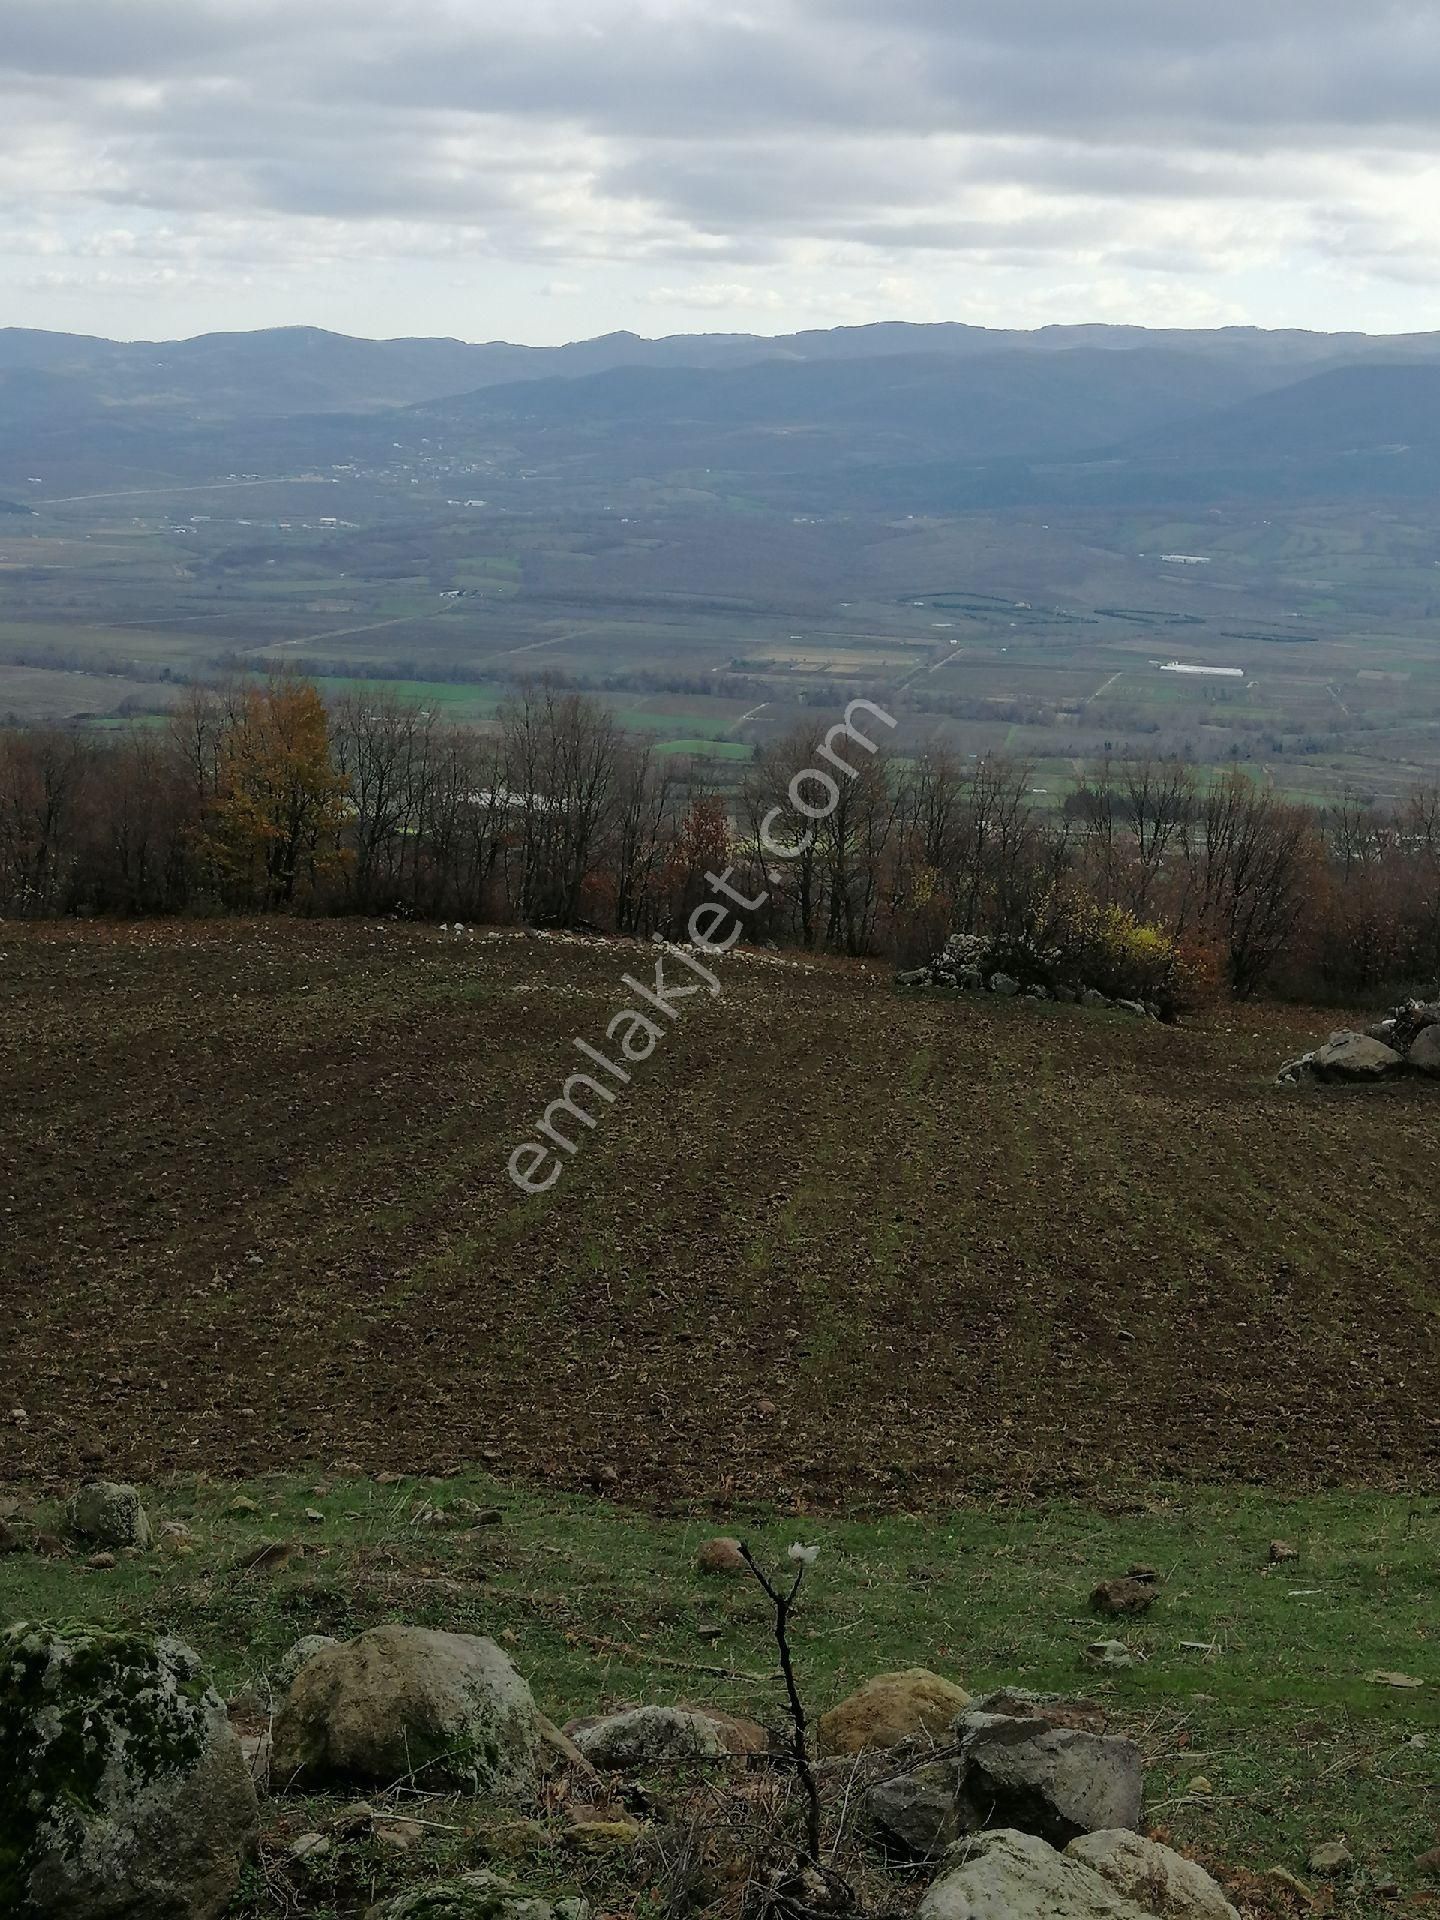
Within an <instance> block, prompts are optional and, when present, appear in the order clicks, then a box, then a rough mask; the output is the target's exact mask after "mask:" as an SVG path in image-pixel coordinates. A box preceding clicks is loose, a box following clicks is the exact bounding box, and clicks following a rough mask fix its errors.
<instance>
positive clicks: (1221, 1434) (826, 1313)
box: [0, 921, 1440, 1508]
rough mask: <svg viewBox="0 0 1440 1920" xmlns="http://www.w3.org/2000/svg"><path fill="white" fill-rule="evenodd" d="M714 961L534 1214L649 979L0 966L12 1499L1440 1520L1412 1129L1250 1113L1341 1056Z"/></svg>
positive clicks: (179, 959) (518, 939)
mask: <svg viewBox="0 0 1440 1920" xmlns="http://www.w3.org/2000/svg"><path fill="white" fill-rule="evenodd" d="M722 965H723V967H724V975H723V977H724V980H725V984H726V991H725V993H724V995H723V997H722V998H721V999H719V1000H716V1001H707V1002H706V1003H705V1004H704V1005H702V1006H700V1007H699V1008H698V1010H697V1011H694V1012H691V1013H689V1014H687V1016H686V1018H685V1019H684V1021H683V1022H682V1023H681V1024H680V1026H679V1027H678V1028H677V1029H676V1030H675V1031H674V1032H673V1033H672V1034H671V1035H670V1037H668V1038H667V1039H666V1040H665V1042H664V1044H663V1046H662V1047H661V1048H660V1050H659V1051H658V1052H657V1054H656V1056H655V1057H654V1059H652V1060H651V1061H650V1062H649V1063H648V1064H647V1065H645V1066H643V1067H640V1068H637V1070H636V1076H635V1083H634V1085H633V1086H632V1087H630V1088H629V1089H628V1090H627V1091H626V1092H625V1093H623V1094H622V1096H621V1098H620V1099H619V1100H618V1101H617V1103H616V1104H615V1105H614V1106H613V1107H612V1108H610V1109H608V1110H607V1112H606V1113H605V1116H604V1117H603V1118H602V1120H601V1122H600V1124H599V1126H598V1127H597V1128H596V1130H595V1132H594V1133H593V1134H592V1135H591V1136H589V1137H588V1139H587V1140H586V1142H585V1144H584V1146H583V1147H582V1150H581V1152H580V1154H579V1155H578V1156H577V1158H576V1160H575V1161H574V1163H573V1164H572V1166H571V1167H570V1169H569V1171H568V1173H567V1175H566V1177H565V1178H564V1179H563V1180H562V1181H561V1182H560V1183H559V1184H558V1185H557V1186H556V1188H555V1189H554V1190H553V1191H552V1192H551V1193H550V1194H549V1195H547V1196H546V1197H544V1198H542V1199H531V1200H524V1199H522V1198H521V1196H520V1195H519V1194H518V1192H517V1191H516V1190H515V1188H514V1187H513V1186H512V1185H511V1183H510V1181H509V1179H508V1178H507V1176H506V1173H505V1159H506V1156H507V1155H508V1154H509V1152H510V1149H511V1147H512V1146H513V1145H514V1144H515V1143H516V1142H517V1141H518V1140H519V1139H521V1138H523V1137H524V1136H525V1135H526V1134H528V1133H530V1132H531V1131H532V1130H533V1125H534V1121H535V1119H536V1118H537V1117H538V1114H539V1112H540V1110H541V1109H542V1108H543V1107H544V1105H545V1104H546V1102H547V1101H549V1100H550V1099H552V1098H553V1097H554V1096H555V1094H556V1093H558V1091H559V1087H560V1082H561V1080H562V1079H563V1077H564V1075H565V1074H566V1073H569V1072H572V1071H574V1070H575V1068H576V1067H577V1066H578V1065H581V1064H583V1063H582V1062H581V1061H580V1059H579V1056H578V1055H577V1054H575V1052H574V1049H573V1045H572V1037H573V1036H575V1035H579V1036H581V1037H584V1038H587V1039H592V1040H594V1041H596V1042H599V1041H600V1040H601V1039H602V1036H603V1032H604V1027H605V1023H606V1021H607V1020H608V1019H609V1018H610V1017H611V1016H612V1015H613V1014H614V1013H615V1012H617V1011H618V1010H619V1009H620V1007H621V1006H622V1005H623V1004H624V1003H625V1002H626V1000H627V998H629V997H630V996H628V995H627V992H626V990H625V989H624V988H623V987H622V986H621V984H620V975H621V974H622V973H623V972H626V971H631V972H638V971H642V970H643V969H645V968H646V956H644V955H642V954H641V953H640V951H639V950H638V949H636V948H633V947H624V946H621V945H618V944H615V943H598V942H597V943H573V942H562V941H557V940H546V939H542V938H537V937H533V936H526V935H523V934H506V935H503V936H499V937H492V938H489V939H487V938H485V937H483V936H476V937H473V938H468V939H461V940H457V939H455V938H454V937H453V936H450V935H445V934H442V933H440V932H438V931H437V930H435V929H431V928H426V929H420V928H405V927H398V926H390V925H384V926H382V925H376V924H371V923H363V924H361V923H335V924H320V925H290V924H286V923H284V922H279V921H270V922H266V923H263V924H256V925H246V926H237V925H236V924H234V923H221V922H216V923H201V924H189V925H174V924H169V925H154V926H124V927H113V926H106V925H99V924H92V925H66V926H62V927H40V928H25V927H19V926H16V925H14V924H10V925H6V926H3V927H0V1087H3V1089H4V1101H3V1107H0V1235H3V1239H0V1263H3V1264H0V1270H3V1275H4V1296H3V1302H0V1381H3V1386H0V1479H5V1478H11V1479H14V1478H22V1479H27V1480H31V1481H45V1480H55V1481H58V1480H62V1479H64V1478H66V1477H71V1476H73V1475H74V1474H75V1473H76V1472H77V1471H79V1470H81V1469H88V1470H94V1469H95V1468H96V1467H97V1466H99V1465H103V1467H104V1469H105V1470H106V1471H109V1472H112V1473H123V1474H125V1475H139V1476H145V1477H153V1476H155V1475H157V1474H160V1473H163V1472H165V1471H169V1470H174V1469H178V1470H181V1471H191V1472H193V1471H197V1470H205V1471H209V1472H219V1473H230V1472H233V1473H235V1474H249V1473H255V1472H258V1471H262V1470H268V1469H272V1468H276V1467H282V1466H287V1465H294V1464H298V1463H302V1462H311V1461H318V1462H323V1463H335V1462H341V1461H351V1462H354V1463H356V1464H357V1465H359V1466H361V1467H364V1468H365V1469H367V1470H370V1471H376V1470H380V1469H384V1468H390V1469H396V1470H401V1469H410V1470H431V1471H434V1470H439V1469H444V1468H445V1467H447V1466H456V1465H460V1464H464V1463H472V1462H475V1463H480V1464H481V1465H483V1466H485V1467H487V1468H489V1469H491V1470H493V1471H496V1472H501V1473H505V1474H520V1475H526V1476H531V1477H535V1478H540V1479H544V1480H548V1481H550V1482H553V1483H559V1484H565V1485H573V1486H580V1485H584V1484H586V1483H587V1482H593V1483H596V1484H599V1485H601V1486H603V1487H604V1488H605V1489H606V1490H607V1491H610V1490H613V1491H614V1492H616V1493H617V1494H619V1495H621V1496H622V1497H629V1498H634V1499H637V1500H641V1501H645V1502H647V1503H649V1504H652V1505H663V1504H665V1503H684V1502H687V1501H692V1500H695V1501H699V1500H707V1501H712V1502H720V1503H723V1502H725V1501H733V1500H735V1499H746V1498H755V1497H759V1498H764V1499H767V1500H800V1501H807V1502H812V1503H815V1504H820V1505H828V1506H841V1505H849V1506H853V1507H856V1508H864V1507H876V1508H879V1507H887V1506H900V1505H903V1506H920V1505H923V1504H927V1503H930V1502H935V1501H940V1500H945V1499H954V1498H957V1497H964V1496H969V1495H992V1496H993V1495H1002V1496H1005V1495H1015V1496H1023V1495H1025V1494H1027V1493H1033V1492H1039V1491H1049V1492H1060V1493H1089V1492H1098V1493H1100V1494H1102V1495H1105V1496H1106V1497H1107V1498H1108V1497H1113V1498H1115V1499H1116V1500H1120V1501H1123V1500H1124V1499H1125V1498H1126V1497H1127V1488H1136V1487H1139V1486H1140V1485H1141V1484H1142V1483H1145V1482H1149V1483H1153V1482H1155V1481H1157V1480H1165V1479H1188V1480H1195V1481H1205V1482H1212V1483H1213V1482H1216V1481H1220V1480H1225V1479H1233V1480H1241V1481H1263V1482H1266V1483H1268V1484H1270V1485H1272V1486H1275V1487H1280V1488H1285V1487H1295V1488H1302V1487H1307V1486H1316V1485H1328V1484H1354V1485H1372V1486H1380V1487H1420V1486H1424V1485H1427V1484H1433V1482H1434V1473H1435V1468H1436V1464H1437V1458H1440V1411H1437V1409H1440V1391H1437V1389H1440V1330H1437V1319H1436V1307H1437V1301H1440V1291H1437V1281H1436V1272H1435V1249H1436V1247H1437V1245H1440V1193H1437V1183H1436V1179H1435V1157H1436V1152H1435V1150H1436V1144H1437V1140H1440V1095H1437V1094H1436V1093H1435V1092H1434V1091H1433V1090H1429V1089H1426V1088H1424V1087H1412V1086H1402V1087H1397V1088H1393V1089H1387V1090H1385V1091H1383V1092H1379V1093H1365V1094H1328V1095H1318V1096H1317V1095H1293V1094H1291V1095H1287V1094H1282V1093H1281V1092H1279V1091H1277V1090H1275V1089H1274V1088H1273V1087H1271V1086H1270V1085H1269V1084H1268V1082H1269V1079H1270V1076H1271V1075H1273V1073H1274V1071H1275V1068H1276V1067H1277V1066H1278V1064H1279V1063H1280V1061H1281V1060H1282V1059H1284V1058H1285V1057H1287V1054H1288V1053H1289V1052H1291V1051H1293V1050H1294V1049H1295V1048H1296V1047H1297V1046H1298V1045H1299V1044H1300V1043H1301V1042H1302V1041H1306V1040H1308V1039H1310V1038H1313V1037H1314V1036H1315V1034H1316V1033H1317V1032H1318V1033H1320V1034H1323V1032H1324V1031H1325V1030H1326V1029H1327V1028H1328V1026H1330V1025H1332V1024H1335V1021H1334V1018H1333V1016H1330V1015H1315V1014H1307V1013H1304V1012H1295V1011H1285V1010H1277V1009H1271V1008H1265V1009H1242V1010H1240V1011H1239V1012H1237V1013H1233V1014H1230V1013H1227V1014H1225V1015H1224V1016H1217V1017H1214V1018H1211V1019H1208V1020H1206V1021H1204V1022H1201V1023H1198V1024H1196V1025H1195V1026H1194V1027H1193V1028H1190V1029H1188V1030H1182V1031H1171V1030H1167V1029H1163V1028H1160V1027H1156V1026H1152V1025H1146V1024H1141V1023H1132V1022H1129V1021H1127V1020H1125V1019H1124V1018H1123V1017H1120V1016H1108V1015H1095V1014H1086V1013H1082V1012H1080V1011H1079V1010H1076V1009H1070V1008H1058V1007H1057V1008H1034V1007H1029V1006H1016V1005H1010V1004H998V1005H996V1004H991V1005H983V1006H982V1005H976V1004H972V1003H964V1002H954V1001H949V1000H940V999H930V998H918V997H917V998H910V999H906V998H900V997H898V996H897V995H896V994H895V993H894V991H893V990H892V988H891V987H890V985H889V981H888V974H887V973H884V972H882V971H880V970H878V969H877V970H874V971H871V972H868V973H867V972H865V971H864V970H861V969H856V968H841V967H830V966H820V967H816V968H814V969H802V968H797V967H795V966H793V965H790V964H787V963H785V962H782V961H781V960H780V959H779V958H778V957H777V956H767V957H764V958H756V957H751V958H743V957H734V958H732V959H731V960H729V961H727V962H724V963H722ZM691 1004H692V1006H693V1005H694V1004H695V1003H694V1002H692V1003H691Z"/></svg>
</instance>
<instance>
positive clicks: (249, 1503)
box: [225, 1493, 260, 1513]
mask: <svg viewBox="0 0 1440 1920" xmlns="http://www.w3.org/2000/svg"><path fill="white" fill-rule="evenodd" d="M225 1511H226V1512H227V1513H258V1512H259V1511H260V1509H259V1507H258V1506H257V1505H256V1503H255V1502H254V1501H253V1500H251V1499H249V1498H248V1497H247V1496H246V1495H245V1494H243V1493H237V1494H236V1496H235V1498H234V1499H233V1500H232V1501H231V1502H230V1505H229V1506H228V1507H227V1508H226V1509H225Z"/></svg>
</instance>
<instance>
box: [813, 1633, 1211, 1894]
mask: <svg viewBox="0 0 1440 1920" xmlns="http://www.w3.org/2000/svg"><path fill="white" fill-rule="evenodd" d="M922 1682H925V1683H928V1684H927V1685H926V1686H925V1687H922V1685H921V1683H922ZM946 1684H947V1683H945V1682H941V1681H938V1680H937V1677H936V1676H935V1675H924V1674H922V1673H919V1672H916V1671H912V1672H910V1673H906V1674H892V1675H880V1676H878V1678H877V1679H876V1680H874V1681H871V1682H869V1683H868V1686H867V1688H865V1689H862V1690H861V1694H860V1695H856V1696H855V1700H856V1701H857V1702H858V1701H859V1700H860V1699H861V1698H862V1696H863V1695H866V1694H868V1695H869V1696H871V1697H870V1699H869V1714H868V1725H869V1726H870V1727H871V1729H872V1738H871V1739H870V1740H868V1741H867V1742H866V1746H867V1747H871V1746H874V1745H877V1744H883V1745H884V1746H885V1747H886V1748H887V1749H888V1751H887V1752H886V1753H885V1755H884V1764H885V1768H886V1773H885V1777H883V1778H881V1779H880V1780H878V1781H877V1782H876V1783H875V1784H873V1785H872V1786H871V1787H870V1789H869V1791H868V1794H867V1796H866V1802H865V1806H866V1816H867V1818H868V1821H869V1823H870V1828H871V1833H872V1836H873V1838H874V1840H875V1842H876V1844H877V1845H878V1846H879V1847H880V1848H881V1849H882V1851H883V1852H884V1853H886V1854H887V1855H888V1856H890V1857H891V1858H892V1859H894V1860H895V1861H896V1862H897V1863H898V1864H900V1865H903V1866H905V1867H906V1868H907V1869H909V1870H913V1869H914V1868H915V1867H917V1866H921V1865H924V1864H926V1863H930V1864H932V1865H938V1868H939V1872H938V1875H937V1877H936V1879H935V1880H934V1882H933V1884H932V1885H931V1887H930V1890H929V1892H928V1893H927V1894H926V1896H925V1898H924V1900H923V1901H922V1903H921V1906H920V1916H921V1920H1000V1916H1003V1917H1004V1920H1158V1917H1159V1916H1168V1920H1238V1917H1237V1915H1236V1912H1235V1909H1234V1907H1232V1906H1231V1904H1230V1902H1229V1901H1228V1900H1227V1899H1226V1897H1225V1895H1224V1893H1223V1892H1222V1891H1221V1889H1220V1887H1219V1886H1218V1885H1217V1884H1216V1882H1215V1881H1214V1880H1213V1879H1212V1878H1211V1877H1210V1875H1209V1874H1207V1873H1206V1872H1205V1871H1204V1870H1203V1869H1202V1868H1201V1867H1199V1866H1197V1865H1196V1864H1195V1863H1194V1862H1193V1861H1191V1860H1187V1859H1184V1858H1183V1857H1182V1856H1181V1855H1180V1854H1177V1853H1175V1852H1173V1851H1172V1850H1171V1849H1170V1848H1169V1847H1166V1846H1162V1845H1161V1844H1160V1843H1158V1842H1157V1841H1153V1840H1149V1839H1146V1838H1144V1837H1142V1834H1141V1832H1140V1828H1141V1824H1142V1801H1143V1794H1144V1784H1145V1781H1144V1765H1143V1761H1142V1759H1141V1755H1140V1750H1139V1748H1138V1747H1137V1746H1136V1745H1135V1744H1134V1742H1133V1741H1131V1740H1128V1739H1124V1738H1122V1737H1121V1736H1119V1735H1116V1734H1113V1733H1111V1732H1109V1731H1108V1720H1107V1716H1106V1713H1105V1709H1104V1708H1103V1707H1102V1706H1100V1705H1098V1704H1097V1703H1096V1702H1094V1701H1089V1700H1065V1699H1062V1698H1059V1697H1058V1696H1055V1695H1046V1694H1034V1693H1025V1692H1020V1691H1015V1690H1005V1691H1001V1692H996V1693H989V1694H985V1695H983V1696H982V1697H981V1698H979V1699H976V1700H967V1702H966V1704H965V1705H964V1707H963V1708H962V1710H961V1711H960V1712H959V1713H957V1714H955V1715H954V1717H953V1719H951V1720H950V1721H949V1723H948V1727H947V1729H946V1730H945V1731H944V1732H943V1733H942V1732H941V1731H940V1730H939V1728H938V1727H937V1726H936V1724H935V1720H934V1717H933V1716H934V1712H935V1708H936V1706H937V1705H938V1703H939V1702H938V1697H937V1694H936V1691H935V1690H936V1689H937V1688H939V1687H944V1686H945V1685H946ZM887 1688H889V1689H891V1690H892V1691H893V1693H894V1698H892V1699H891V1701H890V1712H889V1714H888V1716H883V1717H882V1716H879V1715H877V1713H876V1704H877V1701H876V1697H875V1696H877V1695H883V1694H885V1692H886V1690H887ZM916 1702H922V1703H923V1705H921V1706H920V1707H918V1708H917V1709H916V1711H915V1712H914V1713H913V1715H911V1714H907V1712H906V1711H905V1709H906V1706H907V1705H913V1703H916ZM927 1709H928V1711H929V1714H930V1716H931V1717H930V1718H928V1719H926V1718H925V1717H924V1714H925V1711H926V1710H927ZM835 1713H836V1716H838V1717H842V1718H843V1717H844V1714H845V1709H844V1708H840V1709H836V1710H835ZM830 1718H831V1716H830V1715H827V1716H826V1720H829V1719H830ZM882 1718H883V1719H884V1722H885V1726H884V1731H883V1732H882V1731H881V1730H880V1727H881V1720H882ZM907 1723H908V1728H909V1737H907V1738H904V1739H900V1740H895V1739H893V1737H892V1738H887V1737H886V1736H887V1734H888V1735H890V1736H893V1735H894V1734H895V1733H897V1732H899V1731H900V1729H901V1728H904V1727H906V1726H907ZM820 1727H821V1737H822V1743H825V1744H827V1745H828V1744H829V1743H828V1742H825V1732H826V1721H825V1720H822V1721H821V1723H820Z"/></svg>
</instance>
